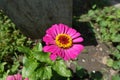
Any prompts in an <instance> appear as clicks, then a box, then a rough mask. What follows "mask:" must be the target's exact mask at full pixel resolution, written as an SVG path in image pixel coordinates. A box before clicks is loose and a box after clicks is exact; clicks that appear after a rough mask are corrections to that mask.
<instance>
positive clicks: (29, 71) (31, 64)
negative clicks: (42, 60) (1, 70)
mask: <svg viewBox="0 0 120 80" xmlns="http://www.w3.org/2000/svg"><path fill="white" fill-rule="evenodd" d="M23 65H24V67H23V69H22V75H23V77H30V76H31V75H33V73H34V71H35V69H36V68H37V66H38V62H37V61H35V60H34V59H33V58H27V57H24V58H23Z"/></svg>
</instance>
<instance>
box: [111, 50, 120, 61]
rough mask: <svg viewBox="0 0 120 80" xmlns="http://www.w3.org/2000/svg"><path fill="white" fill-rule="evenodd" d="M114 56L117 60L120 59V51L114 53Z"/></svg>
mask: <svg viewBox="0 0 120 80" xmlns="http://www.w3.org/2000/svg"><path fill="white" fill-rule="evenodd" d="M113 55H114V56H115V57H116V58H117V59H120V52H119V50H117V49H116V50H115V51H114V52H113Z"/></svg>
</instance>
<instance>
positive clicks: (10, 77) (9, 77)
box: [6, 75, 16, 80]
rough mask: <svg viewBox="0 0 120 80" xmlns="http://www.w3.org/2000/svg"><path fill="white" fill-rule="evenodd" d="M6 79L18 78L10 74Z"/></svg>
mask: <svg viewBox="0 0 120 80" xmlns="http://www.w3.org/2000/svg"><path fill="white" fill-rule="evenodd" d="M6 80H16V79H15V77H14V76H12V75H11V76H8V77H7V78H6Z"/></svg>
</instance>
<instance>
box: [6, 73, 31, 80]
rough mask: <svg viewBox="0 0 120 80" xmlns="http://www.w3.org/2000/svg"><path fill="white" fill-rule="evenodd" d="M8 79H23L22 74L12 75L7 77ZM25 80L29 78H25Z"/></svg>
mask: <svg viewBox="0 0 120 80" xmlns="http://www.w3.org/2000/svg"><path fill="white" fill-rule="evenodd" d="M6 80H22V76H21V75H20V74H15V75H10V76H8V77H7V78H6ZM24 80H29V79H28V78H25V79H24Z"/></svg>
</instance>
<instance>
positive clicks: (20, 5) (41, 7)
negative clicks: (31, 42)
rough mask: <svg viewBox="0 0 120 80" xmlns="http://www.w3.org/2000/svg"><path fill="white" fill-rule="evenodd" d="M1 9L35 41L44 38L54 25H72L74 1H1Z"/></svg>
mask: <svg viewBox="0 0 120 80" xmlns="http://www.w3.org/2000/svg"><path fill="white" fill-rule="evenodd" d="M0 9H3V11H5V12H6V14H7V15H8V16H9V17H10V18H11V20H12V21H13V22H14V23H15V24H16V25H17V27H18V28H19V29H20V30H21V31H22V32H23V33H24V34H25V35H26V36H28V37H30V38H33V39H39V38H42V37H43V35H44V34H45V30H46V29H47V28H49V27H50V26H51V25H52V24H55V23H64V24H67V25H69V26H71V24H72V0H0Z"/></svg>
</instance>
